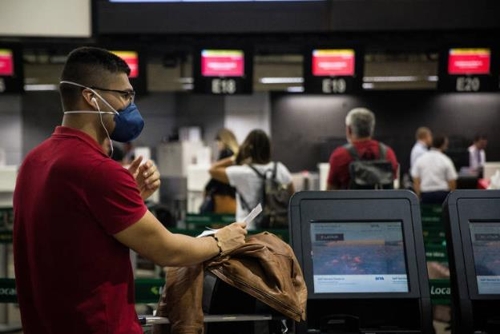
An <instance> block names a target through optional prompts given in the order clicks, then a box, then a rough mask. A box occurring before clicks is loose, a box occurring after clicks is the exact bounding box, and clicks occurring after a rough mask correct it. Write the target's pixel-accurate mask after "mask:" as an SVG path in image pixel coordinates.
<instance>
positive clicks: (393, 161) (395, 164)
mask: <svg viewBox="0 0 500 334" xmlns="http://www.w3.org/2000/svg"><path fill="white" fill-rule="evenodd" d="M386 154H387V160H389V161H390V162H391V164H392V171H393V172H394V178H396V177H397V175H398V159H397V158H396V153H394V150H393V149H392V148H390V147H388V148H387V153H386Z"/></svg>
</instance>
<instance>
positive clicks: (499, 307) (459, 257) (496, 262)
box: [444, 190, 500, 334]
mask: <svg viewBox="0 0 500 334" xmlns="http://www.w3.org/2000/svg"><path fill="white" fill-rule="evenodd" d="M444 206H445V207H444V209H445V210H444V217H445V227H446V232H447V235H449V236H450V237H449V239H450V240H449V241H448V243H447V247H448V257H449V263H450V280H451V288H452V290H451V292H452V306H453V308H452V309H453V317H452V318H453V326H452V327H453V333H454V334H465V333H478V334H479V333H481V334H483V333H488V334H492V333H500V191H499V190H457V191H454V192H453V193H451V194H450V195H449V196H448V198H447V200H446V202H445V204H444Z"/></svg>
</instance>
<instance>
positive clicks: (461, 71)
mask: <svg viewBox="0 0 500 334" xmlns="http://www.w3.org/2000/svg"><path fill="white" fill-rule="evenodd" d="M442 56H443V57H444V62H443V61H442V62H441V66H442V70H441V71H440V76H439V87H440V90H443V91H447V92H464V93H474V92H487V91H493V90H495V87H497V85H498V75H494V74H493V71H492V52H491V49H489V48H452V49H449V50H448V51H447V54H443V55H442Z"/></svg>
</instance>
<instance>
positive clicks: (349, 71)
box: [312, 49, 354, 77]
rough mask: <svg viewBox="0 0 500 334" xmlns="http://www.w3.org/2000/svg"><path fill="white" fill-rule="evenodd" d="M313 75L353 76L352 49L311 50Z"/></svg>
mask: <svg viewBox="0 0 500 334" xmlns="http://www.w3.org/2000/svg"><path fill="white" fill-rule="evenodd" d="M312 74H313V75H314V76H330V77H333V76H353V75H354V50H348V49H346V50H313V54H312Z"/></svg>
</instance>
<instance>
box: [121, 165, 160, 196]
mask: <svg viewBox="0 0 500 334" xmlns="http://www.w3.org/2000/svg"><path fill="white" fill-rule="evenodd" d="M142 159H143V158H142V156H139V157H137V158H135V159H134V161H132V163H131V164H130V166H129V167H128V170H129V172H130V173H132V175H133V176H134V178H135V181H136V182H137V187H138V188H139V191H140V192H141V197H142V199H144V200H145V199H147V198H149V196H151V195H152V194H153V193H154V192H155V191H156V190H157V189H158V188H159V187H160V173H159V172H158V170H157V169H156V166H155V165H154V164H153V162H152V161H151V160H148V161H146V162H145V163H143V164H142V165H141V162H142Z"/></svg>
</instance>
